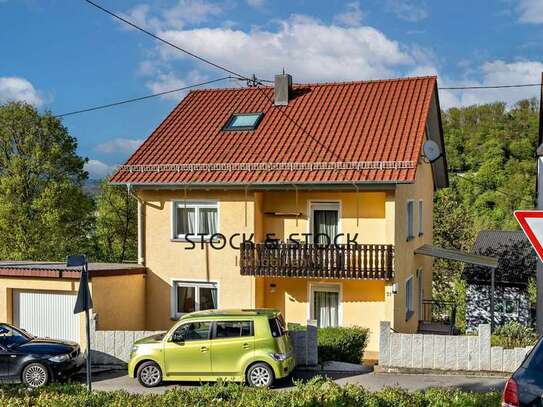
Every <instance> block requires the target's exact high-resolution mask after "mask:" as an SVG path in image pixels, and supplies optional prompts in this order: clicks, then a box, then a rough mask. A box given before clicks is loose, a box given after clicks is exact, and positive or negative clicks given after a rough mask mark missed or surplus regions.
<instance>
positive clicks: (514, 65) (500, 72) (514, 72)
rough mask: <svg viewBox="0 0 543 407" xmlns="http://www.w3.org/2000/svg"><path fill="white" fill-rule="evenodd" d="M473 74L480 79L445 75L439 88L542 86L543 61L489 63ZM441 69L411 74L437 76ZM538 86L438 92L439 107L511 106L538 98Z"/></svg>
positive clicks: (474, 70)
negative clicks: (498, 102) (512, 85)
mask: <svg viewBox="0 0 543 407" xmlns="http://www.w3.org/2000/svg"><path fill="white" fill-rule="evenodd" d="M470 71H473V73H474V74H475V75H476V76H477V77H478V78H479V79H465V80H456V79H451V78H449V77H446V76H440V77H439V86H440V87H466V86H495V85H510V84H528V83H539V82H540V76H541V72H543V62H539V61H517V62H506V61H502V60H494V61H487V62H485V63H483V64H482V65H481V66H480V67H478V68H476V69H473V67H471V69H470ZM437 72H438V70H437V69H436V68H435V67H433V66H426V67H418V68H416V70H414V71H413V72H410V74H415V75H419V74H436V73H437ZM538 95H539V87H537V86H534V87H522V88H505V89H504V88H502V89H468V90H445V89H442V90H440V91H439V98H440V104H441V107H442V108H443V109H447V108H449V107H453V106H469V105H475V104H481V103H491V102H496V101H503V102H506V103H508V104H509V105H512V104H513V103H515V102H517V101H518V100H520V99H526V98H532V97H537V96H538Z"/></svg>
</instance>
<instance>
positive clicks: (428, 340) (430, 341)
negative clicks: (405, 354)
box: [422, 335, 434, 369]
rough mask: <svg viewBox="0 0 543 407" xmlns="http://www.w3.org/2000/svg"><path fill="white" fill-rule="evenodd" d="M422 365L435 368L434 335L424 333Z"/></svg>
mask: <svg viewBox="0 0 543 407" xmlns="http://www.w3.org/2000/svg"><path fill="white" fill-rule="evenodd" d="M422 367H423V368H425V369H433V368H434V335H423V340H422Z"/></svg>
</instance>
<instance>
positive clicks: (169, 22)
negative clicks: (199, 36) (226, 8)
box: [121, 0, 222, 31]
mask: <svg viewBox="0 0 543 407" xmlns="http://www.w3.org/2000/svg"><path fill="white" fill-rule="evenodd" d="M221 12H222V7H221V6H220V5H219V4H218V3H213V2H208V1H205V0H178V1H177V2H176V3H175V5H174V6H173V7H168V8H158V7H153V8H151V7H150V6H149V5H148V4H140V5H137V6H135V7H133V8H131V9H130V10H128V11H127V12H125V13H123V15H124V16H125V17H127V18H128V19H129V20H130V21H133V22H134V23H136V24H137V25H139V26H142V27H144V28H147V29H152V30H156V31H159V30H166V29H177V30H179V29H182V28H183V27H184V26H185V25H187V24H201V23H204V22H206V21H208V19H209V18H210V17H212V16H216V15H219V14H220V13H221ZM121 24H122V25H123V27H124V28H126V27H127V26H126V24H125V23H122V22H121Z"/></svg>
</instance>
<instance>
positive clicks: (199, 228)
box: [172, 201, 219, 239]
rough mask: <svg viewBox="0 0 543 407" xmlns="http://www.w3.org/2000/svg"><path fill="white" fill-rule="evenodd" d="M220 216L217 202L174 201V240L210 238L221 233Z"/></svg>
mask: <svg viewBox="0 0 543 407" xmlns="http://www.w3.org/2000/svg"><path fill="white" fill-rule="evenodd" d="M218 216H219V209H218V204H217V202H203V201H202V202H199V201H174V205H173V227H172V230H173V238H174V239H185V238H187V236H188V237H196V236H197V237H203V238H204V239H205V238H209V237H210V236H211V235H213V234H215V233H218V231H219V229H218Z"/></svg>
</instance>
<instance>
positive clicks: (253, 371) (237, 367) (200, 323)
mask: <svg viewBox="0 0 543 407" xmlns="http://www.w3.org/2000/svg"><path fill="white" fill-rule="evenodd" d="M294 366H295V361H294V357H293V348H292V343H291V340H290V338H289V336H288V333H287V331H286V329H285V323H284V320H283V317H282V316H281V314H280V313H279V312H278V311H273V310H266V309H254V310H209V311H200V312H193V313H191V314H186V315H184V316H183V317H181V319H180V320H179V322H178V323H177V324H175V325H174V326H173V327H172V328H171V329H170V330H169V331H168V332H166V333H162V334H157V335H153V336H149V337H147V338H143V339H140V340H138V341H136V342H135V343H134V347H133V348H132V354H131V356H130V362H129V364H128V374H129V376H130V377H132V378H134V377H137V378H138V381H139V382H140V383H141V384H142V385H143V386H145V387H154V386H158V385H159V384H160V383H161V382H162V381H215V380H218V379H223V380H233V381H240V382H243V381H246V382H247V383H248V384H250V385H252V386H257V387H269V386H271V385H272V384H273V382H274V380H275V379H280V378H283V377H286V376H288V375H289V374H290V373H291V372H292V370H293V369H294Z"/></svg>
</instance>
